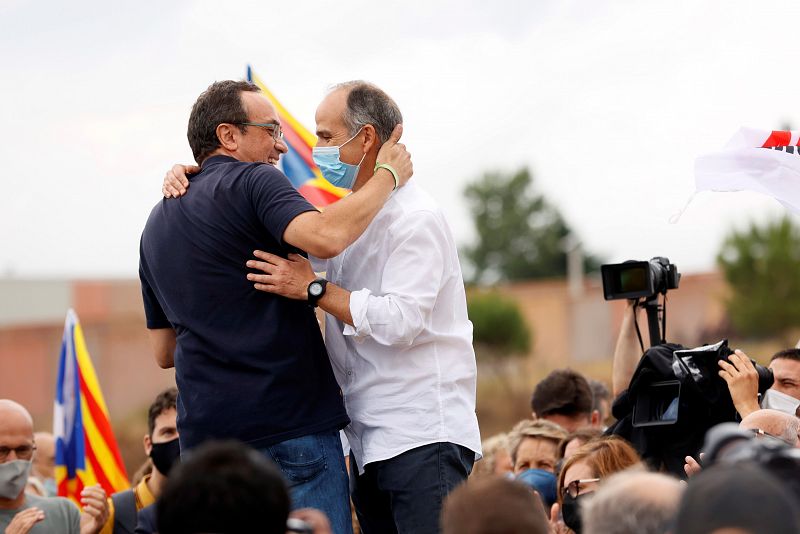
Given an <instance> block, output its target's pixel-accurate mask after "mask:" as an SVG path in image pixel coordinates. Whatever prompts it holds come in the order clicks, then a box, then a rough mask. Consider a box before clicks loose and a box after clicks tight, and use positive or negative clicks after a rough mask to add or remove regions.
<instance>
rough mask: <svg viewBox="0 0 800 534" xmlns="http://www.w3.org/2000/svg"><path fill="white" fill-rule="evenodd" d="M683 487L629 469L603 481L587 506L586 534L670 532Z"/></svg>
mask: <svg viewBox="0 0 800 534" xmlns="http://www.w3.org/2000/svg"><path fill="white" fill-rule="evenodd" d="M682 493H683V486H682V485H681V483H680V482H678V481H677V480H676V479H674V478H672V477H670V476H667V475H663V474H660V473H648V472H647V471H644V470H643V469H636V468H634V469H629V470H626V471H623V472H621V473H617V474H615V475H613V476H611V477H609V478H608V480H605V481H602V482H601V485H600V487H599V488H598V489H597V491H595V492H594V494H593V495H592V496H591V497H589V498H588V499H587V500H586V501H585V502H584V503H581V518H582V520H583V525H584V527H583V532H584V534H661V533H663V532H667V531H668V530H669V527H670V525H671V524H672V521H673V519H674V517H675V514H676V513H677V510H678V505H679V502H680V498H681V494H682Z"/></svg>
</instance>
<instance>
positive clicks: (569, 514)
mask: <svg viewBox="0 0 800 534" xmlns="http://www.w3.org/2000/svg"><path fill="white" fill-rule="evenodd" d="M587 495H591V493H584V494H583V495H578V496H577V497H573V496H571V495H570V494H567V495H564V502H563V503H562V505H561V515H562V516H563V517H564V524H565V525H567V526H568V527H569V528H571V529H572V530H574V531H575V534H581V527H582V525H581V509H580V504H581V502H582V499H583V498H584V497H586V496H587Z"/></svg>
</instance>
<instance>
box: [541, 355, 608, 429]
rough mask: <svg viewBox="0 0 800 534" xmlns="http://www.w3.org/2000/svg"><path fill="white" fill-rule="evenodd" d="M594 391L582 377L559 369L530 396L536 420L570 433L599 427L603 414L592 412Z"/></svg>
mask: <svg viewBox="0 0 800 534" xmlns="http://www.w3.org/2000/svg"><path fill="white" fill-rule="evenodd" d="M592 399H593V396H592V389H591V387H590V386H589V382H588V381H587V380H586V378H584V377H583V375H582V374H580V373H578V372H576V371H573V370H572V369H557V370H555V371H553V372H552V373H550V374H549V375H547V376H546V377H545V378H544V380H542V381H541V382H539V383H538V384H536V388H535V389H534V390H533V395H532V396H531V409H532V410H533V414H532V416H533V419H544V420H546V421H551V422H553V423H555V424H557V425H559V426H560V427H561V428H563V429H564V430H566V431H567V432H574V431H575V430H577V429H579V428H581V427H585V426H598V425H599V424H600V414H599V412H598V411H596V410H593V409H592V406H593V401H592Z"/></svg>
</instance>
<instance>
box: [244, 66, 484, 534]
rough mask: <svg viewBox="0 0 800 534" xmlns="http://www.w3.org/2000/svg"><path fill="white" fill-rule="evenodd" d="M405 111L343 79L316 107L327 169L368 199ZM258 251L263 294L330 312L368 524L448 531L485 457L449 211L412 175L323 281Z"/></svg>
mask: <svg viewBox="0 0 800 534" xmlns="http://www.w3.org/2000/svg"><path fill="white" fill-rule="evenodd" d="M401 120H402V116H401V114H400V110H399V108H398V107H397V104H396V103H395V102H394V101H393V100H392V99H391V98H390V97H389V96H388V95H387V94H386V93H385V92H383V91H382V90H381V89H379V88H377V87H375V86H374V85H371V84H368V83H366V82H362V81H355V82H348V83H344V84H340V85H338V86H335V87H334V88H333V90H332V91H331V92H330V93H329V94H328V95H327V96H326V97H325V99H324V100H323V101H322V103H321V104H320V105H319V107H318V108H317V113H316V122H317V137H318V142H317V147H316V148H315V161H316V163H317V165H318V166H319V168H320V170H321V171H322V173H323V175H324V176H325V177H326V178H328V180H329V181H334V182H336V183H337V185H340V186H343V187H347V188H352V190H353V191H354V192H355V193H354V195H358V194H359V193H360V192H361V191H363V190H364V189H365V188H367V187H369V186H370V185H371V184H372V182H373V181H374V180H375V178H374V177H373V171H372V169H373V168H375V165H376V162H379V161H381V159H380V154H379V151H378V149H379V147H380V146H381V143H383V142H385V141H386V140H387V139H388V138H389V136H390V134H391V131H392V127H393V125H394V124H395V123H397V122H400V121H401ZM330 154H333V157H329V155H330ZM345 169H349V170H350V171H348V172H349V174H346V176H347V179H346V180H345V181H339V177H340V176H341V175H342V174H341V173H342V172H344V170H345ZM340 202H341V201H340ZM338 204H339V203H337V204H334V206H337V205H338ZM327 209H328V210H330V209H331V208H330V207H329V208H327ZM257 256H258V257H259V258H260V259H261V260H262V261H251V262H249V263H248V266H249V267H252V268H257V269H260V270H262V271H264V273H265V274H257V275H256V274H251V275H249V279H250V280H251V281H253V282H255V283H256V286H255V287H256V288H257V289H260V290H262V291H265V292H269V293H276V294H279V295H283V296H286V297H289V298H292V299H297V301H307V300H308V301H310V303H311V304H312V305H319V306H320V307H321V308H322V309H323V310H325V311H326V312H327V315H326V324H325V333H326V343H327V347H328V351H329V353H330V356H331V360H332V363H333V367H334V371H335V372H336V376H337V379H338V380H339V383H340V384H341V385H342V389H343V392H344V399H345V403H346V405H347V410H348V414H349V416H350V418H351V420H352V423H351V424H350V425H349V426H348V427H347V428H346V430H345V432H346V434H347V437H348V440H349V442H350V446H351V469H352V471H353V475H352V476H353V482H352V484H353V494H352V496H353V502H354V504H355V507H356V512H357V515H358V519H359V523H360V525H361V528H362V530H363V532H365V533H366V534H372V533H392V532H398V533H415V534H424V533H429V532H430V533H433V532H438V529H439V515H440V510H441V503H442V501H443V500H444V497H445V495H446V494H447V493H449V492H450V491H451V490H452V489H453V488H455V487H456V486H457V485H458V484H460V483H461V482H463V481H464V480H465V479H466V478H467V476H468V475H469V473H470V471H471V469H472V465H473V462H474V460H475V458H476V455H477V454H479V453H480V435H479V431H478V422H477V418H476V416H475V387H476V365H475V354H474V351H473V348H472V324H471V323H470V321H469V319H468V318H467V309H466V297H465V291H464V282H463V278H462V274H461V267H460V264H459V261H458V255H457V252H456V246H455V242H454V240H453V237H452V234H451V232H450V228H449V226H448V225H447V222H446V220H445V218H444V214H443V213H442V211H441V210H440V209H439V208H438V207H437V206H436V204H435V202H434V201H433V199H432V198H431V197H430V196H429V195H428V194H427V193H425V192H424V191H423V190H422V189H421V188H420V187H418V186H417V185H416V183H411V184H409V185H408V186H406V187H405V188H403V189H402V190H400V191H398V192H396V193H395V194H394V195H392V197H391V198H390V199H389V201H388V202H387V203H386V205H385V206H384V208H383V209H382V210H381V212H380V213H379V214H378V216H377V217H375V220H374V221H373V222H372V223H371V224H370V226H369V228H368V229H367V231H366V232H364V235H362V236H361V238H360V239H359V240H358V241H357V242H355V243H354V244H352V245H351V246H349V247H348V248H347V249H346V250H345V251H344V252H343V253H342V254H340V255H338V256H337V257H335V258H333V259H331V260H329V261H328V262H327V264H326V265H325V266H324V270H325V271H326V273H327V278H326V279H317V277H316V275H315V274H314V271H313V269H312V267H311V265H310V264H309V262H308V261H307V260H305V259H304V258H302V257H300V256H296V255H295V256H290V257H289V258H288V260H284V259H282V258H278V257H277V256H275V255H272V254H257ZM315 286H317V289H319V291H316V292H315V291H312V290H313V289H314V287H315Z"/></svg>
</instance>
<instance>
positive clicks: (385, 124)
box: [330, 80, 403, 143]
mask: <svg viewBox="0 0 800 534" xmlns="http://www.w3.org/2000/svg"><path fill="white" fill-rule="evenodd" d="M340 89H344V90H349V93H348V94H347V109H346V110H345V112H344V117H343V119H344V124H345V126H346V127H347V130H348V132H349V133H350V135H355V134H356V133H358V131H359V130H360V129H361V128H363V127H364V126H365V125H367V124H371V125H372V126H373V127H374V128H375V131H376V132H377V134H378V140H379V141H380V142H381V143H385V142H386V140H387V139H389V136H390V135H392V130H394V128H395V126H397V125H398V124H402V122H403V115H402V113H400V108H399V107H397V104H396V103H395V101H394V100H392V98H391V97H390V96H389V95H387V94H386V93H385V92H383V90H382V89H380V88H379V87H377V86H375V85H372V84H371V83H369V82H365V81H363V80H353V81H350V82H344V83H340V84H336V85H334V86H333V87H331V91H330V92H334V91H338V90H340Z"/></svg>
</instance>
